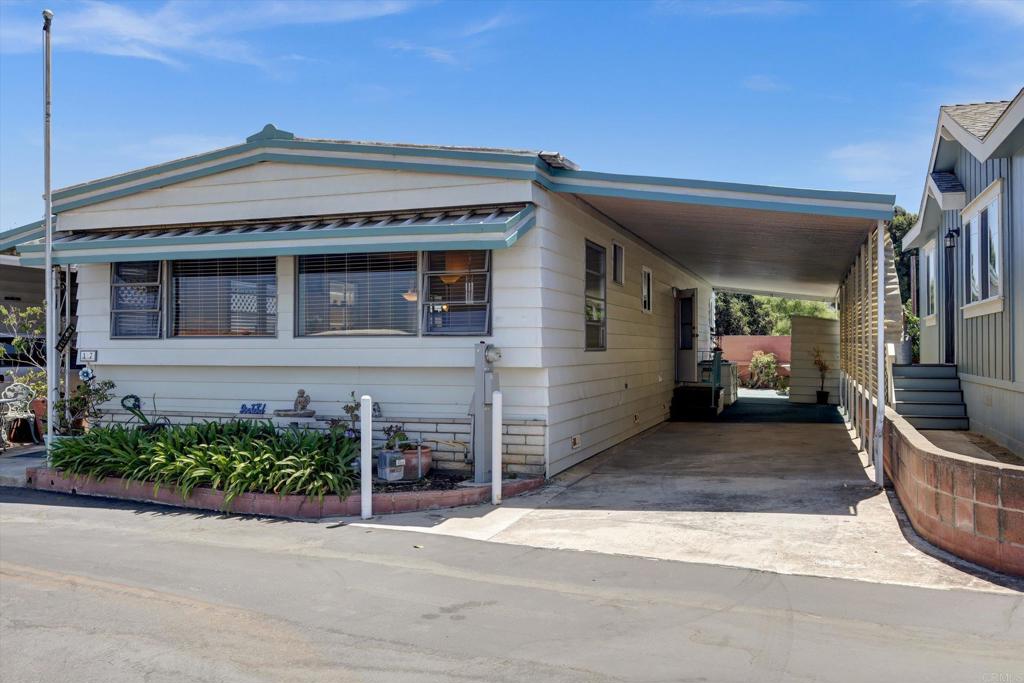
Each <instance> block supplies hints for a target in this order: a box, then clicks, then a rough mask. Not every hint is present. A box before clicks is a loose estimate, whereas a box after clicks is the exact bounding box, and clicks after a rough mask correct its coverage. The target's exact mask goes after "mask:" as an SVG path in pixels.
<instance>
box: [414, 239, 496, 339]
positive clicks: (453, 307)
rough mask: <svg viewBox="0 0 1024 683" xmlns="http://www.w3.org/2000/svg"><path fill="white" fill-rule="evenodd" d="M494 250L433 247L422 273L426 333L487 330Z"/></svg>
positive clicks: (463, 332)
mask: <svg viewBox="0 0 1024 683" xmlns="http://www.w3.org/2000/svg"><path fill="white" fill-rule="evenodd" d="M490 271H491V252H489V251H431V252H427V254H426V272H425V273H424V276H423V332H424V334H454V335H459V334H462V335H469V334H488V333H489V332H490V322H491V272H490Z"/></svg>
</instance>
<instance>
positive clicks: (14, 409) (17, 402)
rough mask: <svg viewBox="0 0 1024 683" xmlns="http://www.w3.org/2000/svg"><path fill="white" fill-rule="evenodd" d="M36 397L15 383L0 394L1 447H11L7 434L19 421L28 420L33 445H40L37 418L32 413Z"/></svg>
mask: <svg viewBox="0 0 1024 683" xmlns="http://www.w3.org/2000/svg"><path fill="white" fill-rule="evenodd" d="M33 398H35V395H34V394H33V393H32V390H31V389H30V388H29V387H28V386H27V385H25V384H21V383H20V382H19V383H15V384H11V385H10V386H8V387H7V388H6V389H4V390H3V392H2V393H0V446H2V447H3V448H4V449H7V448H9V447H10V439H9V438H8V436H7V432H8V431H9V430H10V429H11V427H12V426H14V424H15V423H16V422H17V421H18V420H27V421H28V429H29V434H31V435H32V443H39V437H38V436H37V435H36V416H35V415H34V414H33V413H32V399H33Z"/></svg>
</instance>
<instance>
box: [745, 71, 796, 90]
mask: <svg viewBox="0 0 1024 683" xmlns="http://www.w3.org/2000/svg"><path fill="white" fill-rule="evenodd" d="M740 85H742V86H743V87H744V88H746V89H747V90H753V91H754V92H782V91H783V90H789V86H787V85H786V84H785V83H783V82H782V81H780V80H779V79H777V78H775V77H774V76H766V75H765V74H754V75H753V76H747V77H746V78H744V79H743V81H742V82H741V83H740Z"/></svg>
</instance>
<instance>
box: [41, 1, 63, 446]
mask: <svg viewBox="0 0 1024 683" xmlns="http://www.w3.org/2000/svg"><path fill="white" fill-rule="evenodd" d="M52 20H53V12H51V11H50V10H43V195H44V205H45V208H44V209H43V211H44V213H43V221H44V225H45V226H46V239H45V264H46V265H45V271H46V311H45V313H46V453H47V457H49V453H50V448H51V447H52V446H53V422H54V416H55V415H56V411H55V410H54V408H55V404H56V403H57V398H58V393H57V392H58V387H57V348H56V344H57V335H58V334H60V330H58V329H57V297H56V295H55V287H54V284H55V283H54V281H53V279H54V271H53V194H52V192H51V188H50V81H51V78H50V24H51V21H52Z"/></svg>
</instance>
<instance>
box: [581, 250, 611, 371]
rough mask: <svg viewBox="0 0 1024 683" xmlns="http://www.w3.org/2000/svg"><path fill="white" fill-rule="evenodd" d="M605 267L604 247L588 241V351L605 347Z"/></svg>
mask: <svg viewBox="0 0 1024 683" xmlns="http://www.w3.org/2000/svg"><path fill="white" fill-rule="evenodd" d="M605 268H606V266H605V250H604V247H601V246H598V245H596V244H594V243H593V242H587V251H586V272H585V275H584V277H585V285H584V297H583V298H584V304H583V320H584V325H585V327H586V330H585V335H586V340H585V344H586V346H585V348H586V349H587V350H588V351H601V350H604V348H605V337H606V333H607V319H606V316H605Z"/></svg>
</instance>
